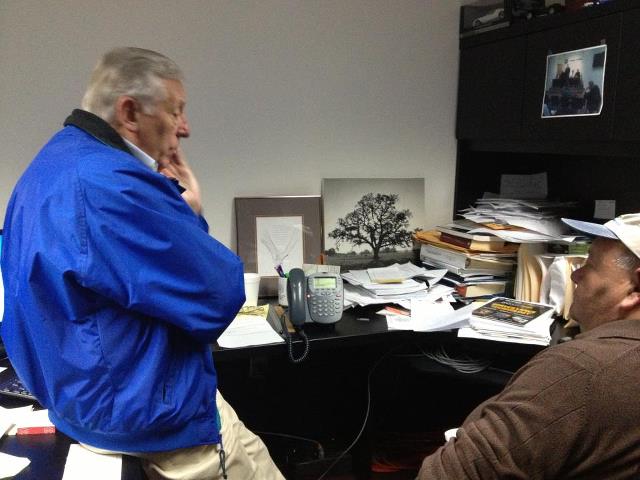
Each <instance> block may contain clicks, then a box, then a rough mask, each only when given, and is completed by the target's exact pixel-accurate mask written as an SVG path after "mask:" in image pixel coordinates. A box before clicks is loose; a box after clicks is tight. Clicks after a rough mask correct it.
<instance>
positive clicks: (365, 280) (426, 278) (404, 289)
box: [342, 263, 453, 308]
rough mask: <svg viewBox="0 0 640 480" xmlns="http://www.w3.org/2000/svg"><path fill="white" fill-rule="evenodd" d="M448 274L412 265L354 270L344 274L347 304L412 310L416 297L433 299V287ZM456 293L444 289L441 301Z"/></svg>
mask: <svg viewBox="0 0 640 480" xmlns="http://www.w3.org/2000/svg"><path fill="white" fill-rule="evenodd" d="M445 273H446V270H442V269H440V270H427V269H426V268H421V267H417V266H415V265H413V264H411V263H404V264H398V263H396V264H394V265H391V266H389V267H384V268H370V269H368V270H350V271H348V272H345V273H343V274H342V278H343V280H344V281H345V283H344V299H345V303H347V302H351V303H355V304H358V305H360V306H366V305H373V304H382V303H398V304H400V305H403V306H405V307H406V308H409V306H410V301H411V299H412V298H429V297H432V296H433V289H430V287H431V286H433V285H435V284H436V283H437V282H438V281H439V280H440V279H441V278H442V277H443V276H444V274H445ZM415 278H421V279H422V280H423V281H417V280H415ZM443 288H444V290H443ZM445 290H446V291H445ZM452 291H453V289H451V288H447V287H442V286H440V288H439V289H438V292H439V294H440V297H439V298H441V297H442V296H446V295H448V294H450V293H451V292H452Z"/></svg>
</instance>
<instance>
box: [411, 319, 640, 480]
mask: <svg viewBox="0 0 640 480" xmlns="http://www.w3.org/2000/svg"><path fill="white" fill-rule="evenodd" d="M418 479H419V480H439V479H447V480H464V479H474V480H475V479H478V480H490V479H510V480H516V479H527V480H534V479H561V480H569V479H593V480H604V479H606V480H615V479H640V320H621V321H617V322H611V323H608V324H604V325H601V326H600V327H598V328H595V329H594V330H591V331H589V332H586V333H583V334H580V335H578V336H577V337H576V338H575V339H574V340H572V341H570V342H567V343H564V344H561V345H557V346H554V347H550V348H548V349H546V350H544V351H542V352H540V353H539V354H538V355H536V356H535V357H534V358H533V359H531V361H529V362H528V363H527V364H526V365H525V366H523V367H522V368H521V369H520V370H519V371H518V372H517V373H516V374H515V375H514V376H513V378H512V379H511V380H510V382H509V383H508V385H507V386H506V387H505V389H504V390H503V391H502V392H501V393H499V394H498V395H496V396H495V397H493V398H490V399H489V400H487V401H486V402H484V403H482V404H481V405H479V406H478V407H477V408H476V409H475V410H474V411H473V412H471V414H470V415H469V416H468V417H467V419H466V420H465V421H464V423H463V425H462V427H461V428H460V429H459V430H458V433H457V438H456V439H452V440H450V441H449V442H447V443H446V445H444V446H443V447H441V448H440V449H439V450H438V451H436V452H435V453H434V454H433V455H430V456H429V457H427V458H426V459H425V460H424V462H423V464H422V468H421V469H420V472H419V474H418Z"/></svg>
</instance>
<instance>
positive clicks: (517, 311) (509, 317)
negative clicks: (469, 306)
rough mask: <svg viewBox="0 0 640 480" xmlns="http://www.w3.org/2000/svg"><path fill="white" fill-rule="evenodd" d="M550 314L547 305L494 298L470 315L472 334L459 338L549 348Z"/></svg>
mask: <svg viewBox="0 0 640 480" xmlns="http://www.w3.org/2000/svg"><path fill="white" fill-rule="evenodd" d="M553 313H554V309H553V307H552V306H551V305H544V304H541V303H532V302H523V301H520V300H514V299H512V298H503V297H497V298H494V299H493V300H490V301H489V302H487V303H485V304H484V305H483V306H481V307H478V308H476V309H475V310H473V311H472V312H471V318H470V319H469V324H470V329H471V330H472V331H473V333H472V334H471V335H469V334H467V335H465V332H462V335H460V336H472V337H475V338H485V339H488V340H498V341H505V342H520V343H532V344H538V345H549V342H550V341H551V335H550V328H551V324H552V323H553ZM467 333H471V332H467Z"/></svg>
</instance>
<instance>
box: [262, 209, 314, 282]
mask: <svg viewBox="0 0 640 480" xmlns="http://www.w3.org/2000/svg"><path fill="white" fill-rule="evenodd" d="M302 222H303V219H302V217H301V216H291V217H257V218H256V240H257V245H256V247H257V254H258V258H257V263H258V273H259V274H260V276H263V277H265V276H266V277H269V276H276V275H277V273H276V270H275V267H276V266H278V265H280V266H282V269H283V270H284V271H285V272H288V271H289V270H291V269H292V268H294V267H300V265H302V262H303V261H304V238H303V233H304V225H303V223H302Z"/></svg>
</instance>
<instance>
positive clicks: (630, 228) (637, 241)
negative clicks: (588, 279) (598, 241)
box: [562, 213, 640, 257]
mask: <svg viewBox="0 0 640 480" xmlns="http://www.w3.org/2000/svg"><path fill="white" fill-rule="evenodd" d="M562 221H563V222H564V223H566V224H567V225H569V226H570V227H571V228H573V229H575V230H578V231H580V232H582V233H586V234H587V235H590V236H592V237H604V238H611V239H613V240H620V241H621V242H622V243H624V244H625V246H626V247H627V248H628V249H629V250H631V251H632V252H633V253H634V254H635V255H636V256H637V257H640V213H627V214H625V215H620V216H619V217H616V218H614V219H613V220H609V221H608V222H607V223H605V224H604V225H601V224H599V223H590V222H583V221H581V220H571V219H569V218H563V219H562Z"/></svg>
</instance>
